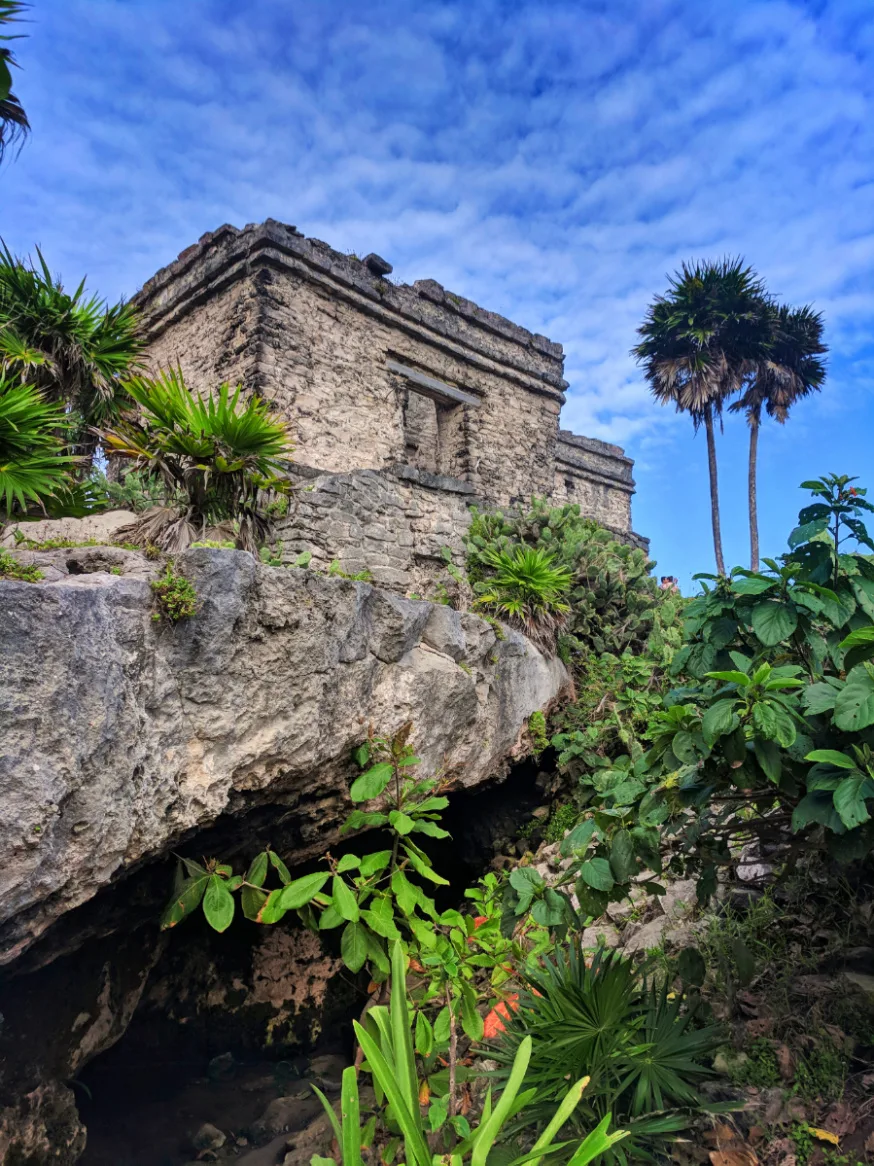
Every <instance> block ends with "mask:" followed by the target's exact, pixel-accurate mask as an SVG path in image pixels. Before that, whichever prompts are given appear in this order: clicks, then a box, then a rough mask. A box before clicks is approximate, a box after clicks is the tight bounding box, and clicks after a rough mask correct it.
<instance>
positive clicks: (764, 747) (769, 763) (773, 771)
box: [753, 737, 783, 785]
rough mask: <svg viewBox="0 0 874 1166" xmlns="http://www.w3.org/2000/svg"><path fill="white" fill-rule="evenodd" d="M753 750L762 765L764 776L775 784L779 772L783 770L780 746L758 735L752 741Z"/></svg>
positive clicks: (777, 780)
mask: <svg viewBox="0 0 874 1166" xmlns="http://www.w3.org/2000/svg"><path fill="white" fill-rule="evenodd" d="M753 751H754V752H755V755H756V760H757V761H758V763H759V765H760V766H761V767H762V771H763V773H764V774H765V777H767V779H768V780H769V781H773V782H774V784H775V785H776V784H777V782H779V780H780V774H781V772H782V770H783V763H782V760H781V757H780V746H779V745H778V744H777V742H776V741H766V740H762V738H760V737H756V739H755V740H754V741H753Z"/></svg>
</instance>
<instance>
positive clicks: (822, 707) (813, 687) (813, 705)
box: [801, 680, 840, 716]
mask: <svg viewBox="0 0 874 1166" xmlns="http://www.w3.org/2000/svg"><path fill="white" fill-rule="evenodd" d="M839 691H840V689H838V688H833V687H832V685H830V684H826V683H825V681H823V680H820V681H817V683H816V684H809V685H808V686H807V688H805V690H804V694H803V696H802V698H801V699H802V701H803V703H804V707H805V708H806V709H807V711H808V712H809V713H810V715H811V716H816V715H817V714H818V713H826V712H830V711H831V710H832V709H833V708H834V707H835V702H836V701H837V699H838V692H839Z"/></svg>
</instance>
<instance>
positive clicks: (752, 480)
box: [747, 409, 761, 571]
mask: <svg viewBox="0 0 874 1166" xmlns="http://www.w3.org/2000/svg"><path fill="white" fill-rule="evenodd" d="M760 419H761V418H760V415H759V410H758V409H755V410H754V411H753V412H752V413H751V414H750V465H749V473H748V476H747V489H748V492H749V503H750V570H751V571H758V569H759V515H758V505H757V500H756V472H757V469H758V456H759V423H760Z"/></svg>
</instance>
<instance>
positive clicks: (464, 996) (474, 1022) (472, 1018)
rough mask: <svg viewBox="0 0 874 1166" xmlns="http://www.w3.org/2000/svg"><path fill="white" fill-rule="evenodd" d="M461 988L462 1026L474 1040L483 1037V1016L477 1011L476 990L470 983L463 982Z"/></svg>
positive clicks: (479, 1039)
mask: <svg viewBox="0 0 874 1166" xmlns="http://www.w3.org/2000/svg"><path fill="white" fill-rule="evenodd" d="M460 988H461V1027H462V1028H463V1029H464V1031H465V1032H466V1033H467V1035H468V1036H469V1037H470V1039H471V1040H472V1041H476V1042H479V1041H481V1040H482V1039H483V1018H482V1017H481V1016H480V1014H479V1012H477V1007H476V992H474V990H473V988H472V987H471V986H470V984H467V983H464V982H462V983H461V985H460Z"/></svg>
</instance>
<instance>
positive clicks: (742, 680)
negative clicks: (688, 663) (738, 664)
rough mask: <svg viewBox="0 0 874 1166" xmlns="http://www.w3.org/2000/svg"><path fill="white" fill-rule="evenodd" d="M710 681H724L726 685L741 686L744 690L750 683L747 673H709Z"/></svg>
mask: <svg viewBox="0 0 874 1166" xmlns="http://www.w3.org/2000/svg"><path fill="white" fill-rule="evenodd" d="M707 679H708V680H724V681H725V682H726V684H739V685H740V686H741V687H742V688H744V687H746V686H747V685H748V684H749V683H750V678H749V676H747V675H746V673H745V672H708V673H707Z"/></svg>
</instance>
